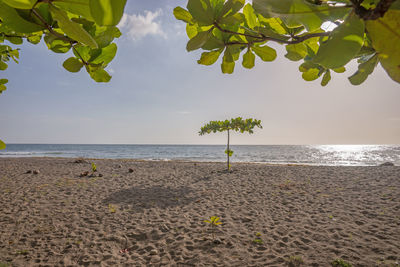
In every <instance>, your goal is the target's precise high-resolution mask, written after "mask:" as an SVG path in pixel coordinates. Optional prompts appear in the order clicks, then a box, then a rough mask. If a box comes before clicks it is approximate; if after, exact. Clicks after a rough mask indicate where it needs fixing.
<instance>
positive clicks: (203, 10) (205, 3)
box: [187, 0, 214, 25]
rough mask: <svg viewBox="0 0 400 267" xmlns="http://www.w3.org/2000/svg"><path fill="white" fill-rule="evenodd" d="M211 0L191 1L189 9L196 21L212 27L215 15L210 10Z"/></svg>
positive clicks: (188, 5)
mask: <svg viewBox="0 0 400 267" xmlns="http://www.w3.org/2000/svg"><path fill="white" fill-rule="evenodd" d="M210 7H211V5H210V1H209V0H189V2H188V4H187V9H188V10H189V12H190V14H191V15H192V17H193V19H195V20H196V21H197V22H199V24H201V25H211V24H213V22H214V14H213V11H212V9H211V8H210Z"/></svg>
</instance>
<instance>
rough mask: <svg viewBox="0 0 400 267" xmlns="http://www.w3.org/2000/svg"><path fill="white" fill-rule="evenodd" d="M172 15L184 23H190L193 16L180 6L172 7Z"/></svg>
mask: <svg viewBox="0 0 400 267" xmlns="http://www.w3.org/2000/svg"><path fill="white" fill-rule="evenodd" d="M174 16H175V18H176V19H177V20H182V21H184V22H186V23H192V20H193V17H192V15H190V13H189V11H187V10H186V9H184V8H181V7H180V6H178V7H175V8H174Z"/></svg>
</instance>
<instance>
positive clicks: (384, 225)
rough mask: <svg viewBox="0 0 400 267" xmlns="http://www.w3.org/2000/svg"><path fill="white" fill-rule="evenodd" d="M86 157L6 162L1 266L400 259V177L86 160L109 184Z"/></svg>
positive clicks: (349, 170) (0, 167)
mask: <svg viewBox="0 0 400 267" xmlns="http://www.w3.org/2000/svg"><path fill="white" fill-rule="evenodd" d="M75 159H77V158H53V157H47V158H46V157H42V158H39V157H32V158H0V193H1V194H0V213H1V214H2V216H1V217H0V263H7V264H10V265H11V266H39V265H42V266H43V265H51V266H54V265H58V266H99V265H100V266H113V265H114V266H169V265H172V266H238V267H239V266H288V265H289V264H290V262H293V261H295V260H296V259H297V260H299V259H301V260H302V261H303V262H304V264H303V266H329V265H330V263H331V262H332V261H333V260H335V259H338V258H342V259H343V260H345V261H346V262H349V263H351V264H352V265H353V266H396V265H395V264H396V262H397V264H398V262H399V261H400V244H398V240H400V195H399V194H398V192H400V179H399V177H400V167H378V168H376V167H375V168H374V166H370V167H360V166H298V165H296V166H292V165H289V166H286V165H266V164H252V163H250V164H248V163H234V164H233V171H232V172H231V173H227V172H226V171H225V169H226V168H225V166H226V163H222V162H221V163H215V162H212V163H206V162H176V161H174V162H173V161H167V162H166V161H138V160H131V159H128V160H120V159H85V160H87V161H92V160H93V161H94V162H95V164H96V165H97V170H98V173H101V174H102V176H101V177H100V176H99V175H96V176H95V177H83V178H81V177H79V174H80V173H82V172H83V171H90V170H91V166H90V162H88V163H73V161H74V160H75ZM129 169H132V172H130V171H129ZM27 170H39V173H38V174H36V175H35V174H33V173H29V174H28V173H26V172H27ZM211 216H218V217H220V221H221V222H222V225H219V226H218V227H216V229H214V231H213V230H212V229H211V228H210V227H209V225H208V224H207V223H205V222H204V220H206V219H209V218H210V217H211Z"/></svg>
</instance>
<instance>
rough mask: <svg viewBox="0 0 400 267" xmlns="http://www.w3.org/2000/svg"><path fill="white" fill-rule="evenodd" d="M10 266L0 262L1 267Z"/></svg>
mask: <svg viewBox="0 0 400 267" xmlns="http://www.w3.org/2000/svg"><path fill="white" fill-rule="evenodd" d="M9 266H10V265H8V264H7V263H4V262H0V267H9Z"/></svg>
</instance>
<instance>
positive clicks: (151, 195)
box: [103, 186, 197, 211]
mask: <svg viewBox="0 0 400 267" xmlns="http://www.w3.org/2000/svg"><path fill="white" fill-rule="evenodd" d="M196 199H197V197H196V196H195V195H193V190H192V189H191V188H189V187H179V188H169V187H161V186H152V187H148V188H140V187H132V188H129V189H123V190H120V191H117V192H114V193H112V194H111V195H110V196H108V197H107V198H105V199H104V200H103V202H104V203H105V204H110V203H112V204H118V205H124V204H125V205H132V208H133V209H134V210H136V211H140V210H143V209H148V208H162V209H165V208H168V207H176V206H184V205H187V204H189V203H191V202H193V201H194V200H196Z"/></svg>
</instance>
